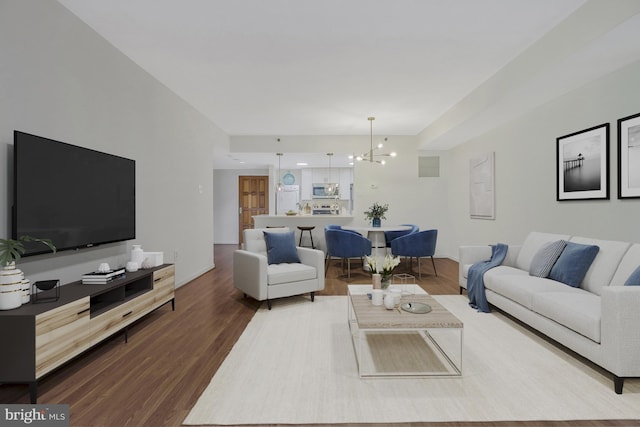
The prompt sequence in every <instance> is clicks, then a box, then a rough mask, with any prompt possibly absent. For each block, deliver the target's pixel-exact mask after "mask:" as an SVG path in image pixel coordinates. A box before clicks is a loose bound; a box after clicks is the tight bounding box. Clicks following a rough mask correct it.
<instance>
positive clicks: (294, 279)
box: [233, 227, 324, 310]
mask: <svg viewBox="0 0 640 427" xmlns="http://www.w3.org/2000/svg"><path fill="white" fill-rule="evenodd" d="M264 231H268V232H270V233H284V232H289V229H288V228H286V227H283V228H270V229H268V230H267V229H262V228H256V229H248V230H244V232H243V235H244V248H243V249H238V250H236V251H235V252H234V254H233V286H234V287H235V288H236V289H238V290H240V291H242V292H244V295H245V297H246V296H251V297H252V298H255V299H257V300H258V301H264V300H266V301H267V306H268V307H269V310H271V302H272V300H274V299H275V298H282V297H288V296H292V295H300V294H303V293H306V292H310V294H311V301H313V300H314V297H315V291H321V290H322V289H324V252H322V251H320V250H317V249H310V248H302V247H299V246H298V247H296V251H297V253H298V257H299V258H300V263H281V264H269V263H268V258H267V244H266V242H265V238H264Z"/></svg>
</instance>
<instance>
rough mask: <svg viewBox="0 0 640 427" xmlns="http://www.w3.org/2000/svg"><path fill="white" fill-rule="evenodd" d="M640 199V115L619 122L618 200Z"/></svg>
mask: <svg viewBox="0 0 640 427" xmlns="http://www.w3.org/2000/svg"><path fill="white" fill-rule="evenodd" d="M634 197H635V198H640V113H638V114H634V115H633V116H629V117H624V118H622V119H619V120H618V198H619V199H627V198H634Z"/></svg>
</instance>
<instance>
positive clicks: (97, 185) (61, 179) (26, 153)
mask: <svg viewBox="0 0 640 427" xmlns="http://www.w3.org/2000/svg"><path fill="white" fill-rule="evenodd" d="M13 172H14V177H13V178H14V180H13V184H14V193H13V195H14V204H13V215H12V238H14V239H16V238H18V237H20V236H31V237H36V238H41V239H42V238H47V239H51V240H52V241H53V244H54V245H55V246H56V249H57V250H59V251H63V250H67V249H79V248H87V247H91V246H95V245H99V244H103V243H111V242H118V241H123V240H130V239H134V238H135V237H136V214H135V213H136V200H135V175H136V173H135V172H136V163H135V161H134V160H130V159H125V158H123V157H118V156H114V155H111V154H107V153H101V152H99V151H95V150H90V149H87V148H83V147H78V146H75V145H71V144H66V143H63V142H59V141H54V140H51V139H47V138H42V137H39V136H35V135H30V134H27V133H23V132H19V131H15V132H14V168H13ZM25 248H26V252H25V256H28V255H36V254H39V253H46V252H49V250H48V248H47V247H46V246H45V245H42V244H38V243H28V244H25Z"/></svg>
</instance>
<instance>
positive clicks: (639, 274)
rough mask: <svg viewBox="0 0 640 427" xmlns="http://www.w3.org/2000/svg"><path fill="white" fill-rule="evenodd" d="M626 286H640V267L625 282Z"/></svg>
mask: <svg viewBox="0 0 640 427" xmlns="http://www.w3.org/2000/svg"><path fill="white" fill-rule="evenodd" d="M624 285H625V286H640V266H638V268H636V269H635V270H634V271H633V273H631V276H629V278H628V279H627V281H626V282H624Z"/></svg>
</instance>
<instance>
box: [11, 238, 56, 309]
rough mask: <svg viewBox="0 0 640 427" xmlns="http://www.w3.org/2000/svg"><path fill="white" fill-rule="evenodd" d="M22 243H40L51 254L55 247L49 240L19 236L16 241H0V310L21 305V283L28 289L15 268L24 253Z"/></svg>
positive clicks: (20, 272)
mask: <svg viewBox="0 0 640 427" xmlns="http://www.w3.org/2000/svg"><path fill="white" fill-rule="evenodd" d="M24 242H40V243H42V244H44V245H46V246H47V247H49V249H51V251H52V252H55V251H56V247H55V246H53V243H52V242H51V240H49V239H37V238H35V237H31V236H20V237H19V238H18V239H0V267H2V269H1V270H0V310H11V309H13V308H18V307H20V306H21V305H22V302H23V301H22V288H23V282H24V283H26V285H27V287H28V283H29V282H28V281H26V280H25V278H24V274H23V273H22V271H20V270H19V269H17V268H16V261H17V260H19V259H20V258H21V257H22V255H23V254H24V252H25V250H26V249H25V247H24Z"/></svg>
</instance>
